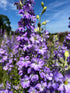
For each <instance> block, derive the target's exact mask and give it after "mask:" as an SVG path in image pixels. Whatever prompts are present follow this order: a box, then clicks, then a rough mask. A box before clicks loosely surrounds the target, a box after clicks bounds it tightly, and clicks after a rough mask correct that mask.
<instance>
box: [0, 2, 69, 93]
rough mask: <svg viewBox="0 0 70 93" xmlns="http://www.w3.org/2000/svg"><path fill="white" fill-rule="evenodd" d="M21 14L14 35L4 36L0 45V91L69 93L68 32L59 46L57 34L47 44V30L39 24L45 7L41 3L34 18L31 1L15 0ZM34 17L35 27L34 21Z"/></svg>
mask: <svg viewBox="0 0 70 93" xmlns="http://www.w3.org/2000/svg"><path fill="white" fill-rule="evenodd" d="M15 4H16V5H17V8H18V10H19V14H22V18H21V19H20V21H19V22H18V26H19V27H18V29H17V30H16V32H17V31H18V32H19V35H18V36H15V35H14V36H11V37H7V36H6V35H4V38H3V40H2V42H1V46H0V65H1V68H0V70H3V73H4V74H3V73H1V72H0V74H3V77H2V82H1V83H2V84H0V93H70V74H69V71H70V33H69V34H68V35H67V36H66V37H65V39H64V42H63V44H62V45H59V39H58V36H57V35H55V36H54V37H53V44H52V45H51V47H48V46H47V39H48V38H49V35H48V34H49V32H48V31H47V30H46V29H43V28H42V27H41V26H43V25H46V23H47V22H46V21H44V22H42V23H41V16H42V15H43V13H44V12H45V11H46V9H47V7H46V6H44V3H43V2H42V3H41V6H42V12H41V15H40V16H39V15H37V16H36V17H35V14H34V10H33V5H34V0H20V1H19V2H17V3H15ZM36 18H37V19H38V21H39V22H38V27H37V28H35V21H36ZM0 31H1V30H0Z"/></svg>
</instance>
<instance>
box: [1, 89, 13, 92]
mask: <svg viewBox="0 0 70 93" xmlns="http://www.w3.org/2000/svg"><path fill="white" fill-rule="evenodd" d="M0 93H13V91H9V90H7V89H6V90H5V89H1V90H0Z"/></svg>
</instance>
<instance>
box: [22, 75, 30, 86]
mask: <svg viewBox="0 0 70 93" xmlns="http://www.w3.org/2000/svg"><path fill="white" fill-rule="evenodd" d="M21 86H22V87H23V88H27V87H29V86H30V79H29V77H28V76H27V75H25V76H24V78H23V79H21Z"/></svg>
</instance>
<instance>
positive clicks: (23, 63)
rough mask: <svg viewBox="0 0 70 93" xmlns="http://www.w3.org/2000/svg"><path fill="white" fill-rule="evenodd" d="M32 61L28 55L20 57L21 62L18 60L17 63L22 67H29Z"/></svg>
mask: <svg viewBox="0 0 70 93" xmlns="http://www.w3.org/2000/svg"><path fill="white" fill-rule="evenodd" d="M30 63H31V62H30V61H29V56H26V57H25V58H23V57H20V60H19V62H17V65H19V68H22V67H24V66H25V67H28V66H29V65H30Z"/></svg>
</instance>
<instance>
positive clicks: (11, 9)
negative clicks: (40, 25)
mask: <svg viewBox="0 0 70 93" xmlns="http://www.w3.org/2000/svg"><path fill="white" fill-rule="evenodd" d="M16 1H18V0H0V14H4V15H6V16H8V18H9V19H10V22H11V27H12V30H16V29H17V28H18V21H19V20H20V18H21V16H20V15H19V14H18V10H17V9H16V6H14V5H13V4H14V3H15V2H16ZM41 1H43V2H44V3H45V6H47V10H46V12H45V14H44V15H43V16H42V21H44V20H46V21H47V25H46V29H47V30H48V31H49V32H51V33H55V32H65V31H70V29H69V28H68V24H69V20H68V17H69V16H70V10H69V9H70V0H35V7H34V9H35V14H36V15H37V14H40V13H41V11H42V8H41Z"/></svg>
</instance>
